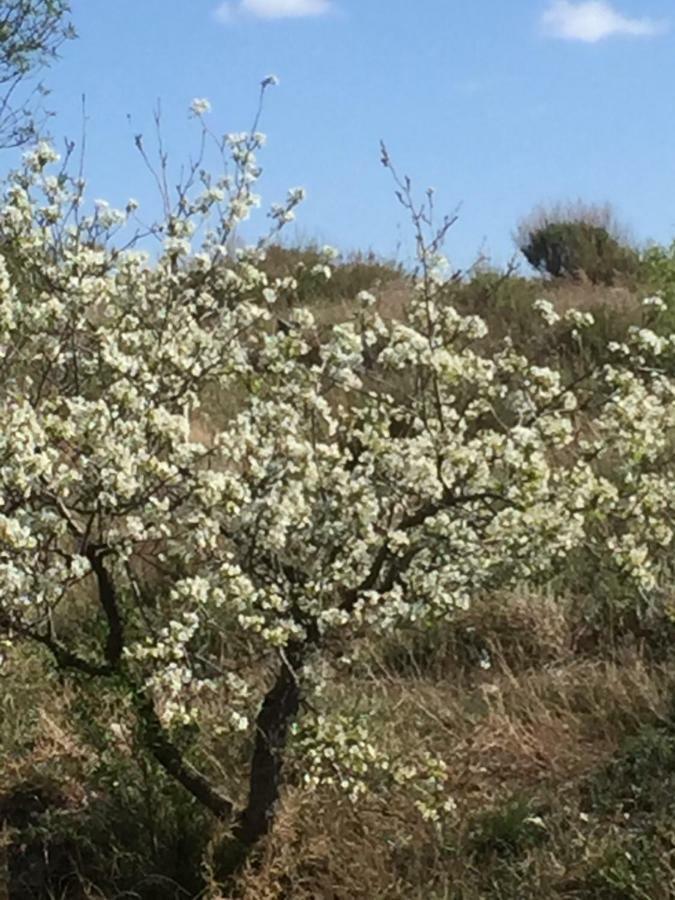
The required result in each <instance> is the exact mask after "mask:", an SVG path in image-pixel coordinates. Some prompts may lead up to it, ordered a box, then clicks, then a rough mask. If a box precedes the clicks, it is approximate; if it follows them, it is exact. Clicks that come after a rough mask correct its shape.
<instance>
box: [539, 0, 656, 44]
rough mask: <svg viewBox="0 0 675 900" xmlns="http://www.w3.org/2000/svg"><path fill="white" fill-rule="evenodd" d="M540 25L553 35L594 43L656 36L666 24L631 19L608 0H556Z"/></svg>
mask: <svg viewBox="0 0 675 900" xmlns="http://www.w3.org/2000/svg"><path fill="white" fill-rule="evenodd" d="M541 24H542V27H543V29H544V32H545V33H546V34H547V35H549V36H550V37H556V38H563V39H565V40H568V41H585V42H586V43H588V44H595V43H597V42H598V41H602V40H605V39H606V38H610V37H618V36H621V35H623V36H628V37H653V36H654V35H657V34H662V33H663V32H664V31H665V30H666V28H667V25H666V23H665V22H658V21H656V20H655V19H648V18H631V17H630V16H625V15H623V13H620V12H619V11H618V10H617V9H615V8H614V7H613V6H612V4H611V3H609V2H606V0H582V2H572V0H553V2H551V3H550V5H549V7H548V9H547V10H546V11H545V12H544V14H543V16H542V19H541Z"/></svg>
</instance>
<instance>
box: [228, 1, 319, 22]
mask: <svg viewBox="0 0 675 900" xmlns="http://www.w3.org/2000/svg"><path fill="white" fill-rule="evenodd" d="M331 9H332V3H331V0H228V2H226V3H221V4H220V6H219V7H218V8H217V9H216V12H215V16H216V19H218V21H219V22H224V23H228V22H232V21H234V20H236V19H240V18H254V19H300V18H304V17H306V16H322V15H325V14H326V13H328V12H330V11H331Z"/></svg>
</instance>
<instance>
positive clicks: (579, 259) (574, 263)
mask: <svg viewBox="0 0 675 900" xmlns="http://www.w3.org/2000/svg"><path fill="white" fill-rule="evenodd" d="M516 240H517V243H518V246H519V248H520V250H521V252H522V254H523V256H524V257H525V259H526V260H527V261H528V263H529V264H530V265H531V266H533V268H535V269H536V270H537V271H538V272H540V273H541V274H543V275H550V276H551V277H552V278H575V279H586V280H588V281H590V282H591V283H592V284H607V285H611V284H615V283H616V282H619V283H621V282H625V281H626V280H627V279H630V278H632V277H633V276H635V274H636V271H637V269H638V266H639V255H638V253H637V251H636V250H635V249H634V248H633V247H632V246H631V245H630V242H629V240H628V239H627V238H626V236H625V234H624V231H623V229H621V228H620V226H619V225H618V223H617V221H616V218H615V216H614V215H613V213H612V211H611V209H610V207H608V206H604V207H597V206H587V205H585V204H581V203H577V204H574V205H571V206H567V207H561V206H557V207H553V208H551V209H538V210H536V211H535V212H534V213H533V214H532V215H531V216H528V218H526V219H524V220H523V221H522V222H521V223H520V225H519V227H518V232H517V237H516Z"/></svg>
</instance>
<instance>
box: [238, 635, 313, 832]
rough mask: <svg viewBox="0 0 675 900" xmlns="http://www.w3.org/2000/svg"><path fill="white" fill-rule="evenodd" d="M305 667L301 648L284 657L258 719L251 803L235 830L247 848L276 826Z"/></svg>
mask: <svg viewBox="0 0 675 900" xmlns="http://www.w3.org/2000/svg"><path fill="white" fill-rule="evenodd" d="M301 668H302V654H301V653H300V651H299V649H296V651H295V653H292V652H291V653H289V654H288V655H287V656H285V657H284V659H283V661H282V664H281V668H280V670H279V672H278V674H277V677H276V680H275V682H274V684H273V686H272V687H271V688H270V690H269V691H268V692H267V694H266V695H265V699H264V700H263V704H262V707H261V709H260V712H259V713H258V717H257V719H256V738H255V747H254V751H253V759H252V761H251V769H250V775H249V795H248V802H247V804H246V806H245V808H244V809H243V810H242V812H241V813H240V814H239V816H238V820H237V824H236V825H235V828H234V836H235V837H236V838H237V839H238V840H239V841H241V843H242V844H244V845H245V846H247V847H251V846H252V845H253V844H255V843H256V842H257V841H258V840H259V839H260V838H261V837H263V835H265V834H266V833H267V831H268V830H269V828H270V825H271V824H272V819H273V816H274V807H275V806H276V803H277V801H278V799H279V792H280V789H281V784H282V769H283V764H284V751H285V748H286V743H287V740H288V732H289V729H290V726H291V724H292V722H293V720H294V719H295V717H296V715H297V713H298V709H299V706H300V686H299V684H298V673H299V671H300V669H301Z"/></svg>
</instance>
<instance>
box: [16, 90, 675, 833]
mask: <svg viewBox="0 0 675 900" xmlns="http://www.w3.org/2000/svg"><path fill="white" fill-rule="evenodd" d="M207 109H208V107H207V106H206V105H204V101H199V104H195V107H194V113H195V115H197V116H199V117H200V118H201V117H202V116H203V115H204V114H205V113H206V112H207ZM226 143H227V146H228V147H229V151H230V153H231V156H232V160H233V164H232V165H231V166H230V168H229V170H228V171H227V172H226V173H225V174H224V175H223V176H222V177H221V178H219V179H211V178H210V177H209V176H207V175H206V174H205V173H199V172H198V171H197V169H195V170H193V172H192V174H191V176H190V179H188V184H187V185H186V187H185V189H184V190H180V191H179V193H178V199H177V201H176V204H175V205H174V206H173V208H172V209H170V210H169V211H168V213H167V219H166V221H165V222H164V223H163V224H162V225H161V226H159V227H157V228H154V229H152V233H153V234H154V235H155V236H156V237H159V238H160V239H161V241H162V245H161V250H160V252H159V254H158V255H157V256H156V257H154V258H151V257H149V256H148V255H147V254H143V253H141V252H139V251H138V249H136V248H135V247H134V246H130V247H127V248H126V249H125V248H120V247H119V246H117V247H116V246H115V244H116V240H115V235H116V234H118V238H117V244H118V245H119V243H120V242H121V241H122V240H123V238H122V235H124V234H126V233H127V230H128V227H129V223H130V222H132V221H133V220H134V218H135V217H136V215H137V214H136V204H135V203H133V202H130V203H129V205H128V207H127V209H126V211H123V212H116V211H113V210H111V209H110V208H108V207H107V206H106V205H105V204H102V203H100V202H99V203H98V204H97V205H96V207H95V209H94V211H93V212H92V213H91V214H89V215H87V214H85V212H84V204H83V197H82V194H83V185H82V183H81V182H79V181H77V180H71V179H69V178H68V177H67V176H66V174H65V173H64V172H63V171H57V172H56V174H51V172H52V169H53V167H54V163H55V162H56V159H55V154H54V153H53V151H52V150H51V149H50V148H49V147H47V146H45V145H39V146H38V147H37V149H35V150H34V151H31V152H30V153H29V154H27V155H26V157H25V162H24V165H23V167H22V168H21V170H20V171H18V172H16V173H15V174H14V175H13V176H12V177H11V179H10V180H9V182H8V184H7V189H6V197H5V200H4V203H3V205H2V208H1V209H0V354H1V358H2V376H3V377H2V386H1V388H0V422H1V425H2V427H1V428H0V579H1V582H2V588H3V590H2V594H1V595H0V628H1V629H2V636H3V638H4V639H5V640H7V641H10V642H13V643H20V642H25V641H27V642H33V643H37V644H39V645H41V646H42V647H44V648H45V649H46V651H48V653H49V655H50V658H52V659H53V661H54V663H55V664H56V665H57V666H58V668H59V669H60V670H61V671H62V673H64V675H65V676H72V677H73V678H76V679H79V680H80V682H84V683H90V684H91V685H93V686H94V687H95V689H96V690H97V691H106V690H110V691H113V690H115V691H117V692H119V691H122V692H123V693H124V694H125V695H126V696H127V698H128V701H129V704H130V706H131V708H133V710H134V714H135V716H136V717H137V721H138V723H139V727H140V729H141V733H142V735H143V741H144V744H145V748H146V750H147V752H148V753H150V754H152V755H153V756H154V757H155V759H156V760H157V761H158V762H159V764H161V766H162V767H164V769H165V770H166V771H167V772H168V773H169V774H170V775H171V776H172V777H173V778H175V779H177V781H178V782H180V783H181V784H182V785H183V786H184V787H185V789H186V790H187V791H189V792H191V794H192V795H193V796H194V797H195V798H197V800H198V801H199V802H200V803H202V804H203V805H204V806H205V807H207V808H208V809H209V810H211V811H212V812H213V813H214V814H215V815H216V816H218V817H219V818H220V819H222V820H225V821H228V822H232V825H233V829H234V833H235V835H236V837H237V838H238V839H239V841H240V842H241V843H242V844H243V845H252V844H253V843H255V842H256V841H257V840H258V839H259V838H260V837H261V836H262V835H263V834H264V833H265V831H266V830H267V829H268V827H269V824H270V821H271V819H272V816H273V813H274V809H275V805H276V803H277V801H278V798H279V795H280V790H281V787H282V775H283V766H284V757H285V753H286V748H287V745H288V742H289V739H290V738H291V736H292V732H293V730H294V729H296V730H297V735H296V736H295V738H294V739H296V740H297V741H298V744H299V746H300V747H301V748H303V753H304V757H303V758H304V760H305V763H304V764H305V766H306V778H305V780H306V782H307V784H308V785H310V786H311V785H313V784H317V783H319V782H321V781H322V780H324V779H327V778H332V779H334V780H337V781H338V782H339V783H340V784H341V785H342V786H343V787H344V788H345V790H347V791H348V792H349V793H350V794H351V795H352V796H353V797H354V798H355V799H356V798H358V796H359V795H360V794H361V793H363V792H364V791H365V790H367V786H368V779H369V774H372V773H373V772H375V771H377V772H380V773H384V772H389V773H390V774H391V777H393V778H394V780H395V781H397V782H399V783H404V784H407V785H409V789H410V790H411V792H413V793H414V794H415V796H416V797H418V803H419V808H420V811H421V812H422V814H423V815H425V816H426V817H428V818H435V817H437V816H440V815H442V813H443V810H444V809H446V808H449V807H450V806H451V798H448V797H447V796H445V793H444V789H443V771H442V766H441V765H440V763H438V762H437V761H435V760H434V759H433V758H431V757H430V756H429V755H427V754H425V753H424V752H423V748H422V752H421V753H420V755H419V758H417V759H415V760H411V761H407V762H406V763H405V765H403V764H401V763H397V764H394V763H390V762H388V761H386V759H385V758H384V756H383V755H382V754H383V751H381V750H379V749H378V748H377V747H376V746H374V744H375V743H376V742H374V741H373V740H372V736H371V735H369V734H368V731H367V728H362V730H361V731H360V732H358V733H357V734H356V737H354V736H353V735H352V736H351V737H350V738H349V739H346V738H345V735H344V733H343V731H341V730H340V724H339V722H338V723H336V722H334V721H332V720H331V718H330V716H329V715H328V714H325V711H322V701H321V697H320V694H318V693H317V692H318V688H319V686H320V685H319V682H320V680H321V678H322V677H324V678H325V677H326V672H330V666H331V665H332V662H333V655H334V653H335V648H336V647H338V648H339V652H340V654H343V653H348V648H349V646H350V644H352V643H354V642H357V641H358V640H359V639H360V638H361V637H362V636H363V635H367V634H372V633H377V632H383V633H389V632H391V631H393V630H395V629H397V628H399V627H402V626H404V625H405V624H406V623H410V622H411V621H416V622H420V623H426V622H431V621H434V620H437V619H442V618H444V617H449V616H452V615H453V613H454V612H455V611H456V610H457V609H458V608H462V607H465V606H466V605H467V604H468V603H470V602H471V599H472V597H474V596H475V595H476V594H477V593H479V592H483V591H486V590H489V589H490V588H491V587H492V586H494V585H500V586H501V585H504V584H506V583H519V582H523V581H527V580H528V579H535V578H540V577H544V576H545V575H546V573H547V572H550V571H551V569H552V568H555V567H556V566H558V565H560V564H561V563H562V561H564V559H565V558H566V556H567V555H568V554H569V553H570V551H572V550H573V549H574V548H577V547H580V546H583V545H585V544H586V543H587V542H589V541H591V540H594V541H600V542H601V543H602V544H603V546H604V548H605V550H606V552H607V553H608V554H609V556H610V558H611V560H612V564H613V565H615V566H616V567H617V568H618V570H620V571H621V572H622V573H623V574H624V575H625V576H626V578H628V579H631V583H632V584H634V585H635V590H636V591H638V590H641V591H653V590H655V585H656V584H657V581H658V560H659V555H658V548H659V547H664V546H667V545H669V544H670V541H671V537H672V531H671V521H670V520H671V517H672V511H673V497H674V494H673V479H672V464H671V460H670V454H671V432H672V428H673V424H675V406H674V405H673V402H672V401H673V392H674V388H675V382H674V381H673V378H672V376H671V375H670V374H669V365H670V362H669V361H670V360H672V354H673V352H674V351H675V342H674V341H673V339H666V338H663V337H659V336H657V335H656V334H655V333H654V332H653V331H651V330H649V329H648V328H646V327H645V328H643V329H640V330H636V331H635V332H634V333H632V335H631V336H630V340H629V343H627V344H625V345H618V346H614V347H611V348H608V352H609V353H611V354H613V358H614V359H615V362H614V363H613V364H611V365H604V366H598V367H593V366H590V367H589V369H588V371H587V372H585V373H583V375H582V376H581V377H579V378H578V379H576V380H575V381H574V383H565V379H564V376H563V374H562V373H561V372H560V371H557V370H556V369H555V368H547V367H541V366H536V365H534V364H532V363H531V362H530V361H528V359H527V358H525V357H524V356H522V355H521V354H519V353H517V352H516V351H515V350H514V348H513V346H512V345H511V344H510V343H509V342H508V341H506V342H505V343H504V344H503V346H502V347H501V348H500V349H499V350H498V351H497V352H492V353H490V354H488V353H487V352H486V351H485V350H484V349H482V348H484V343H483V339H484V338H485V333H486V328H485V325H484V323H483V321H482V320H481V319H479V318H477V317H475V316H468V317H465V316H462V315H460V314H459V313H458V312H457V311H456V310H455V308H454V307H453V306H452V304H451V303H450V301H449V299H448V292H447V290H446V287H445V283H444V280H443V278H442V277H441V276H439V275H438V274H437V272H438V266H439V263H440V259H439V257H438V250H439V247H438V241H436V240H435V239H431V240H430V241H425V239H424V229H425V223H426V220H427V218H428V208H427V207H416V206H415V204H414V201H413V199H412V196H411V194H410V189H409V184H408V183H407V182H406V181H400V182H399V186H400V192H401V199H402V200H403V201H404V202H405V203H406V204H407V205H408V207H409V210H410V212H411V215H412V216H413V221H414V224H415V228H416V233H417V236H418V252H419V261H420V267H419V271H418V273H417V275H416V276H415V278H414V279H412V281H411V291H410V300H409V303H408V306H407V309H406V311H405V314H404V315H403V316H402V317H401V318H400V319H387V318H384V317H383V316H382V315H381V314H380V313H379V312H378V303H377V300H376V299H375V298H374V297H373V296H371V295H370V294H367V293H362V294H360V295H359V297H358V298H355V304H354V312H353V315H352V317H351V318H349V319H348V320H347V321H344V322H342V323H341V324H338V325H335V326H334V327H332V328H329V329H326V328H323V329H321V328H319V327H318V325H317V323H316V322H315V318H314V316H313V314H312V311H311V309H308V308H302V307H300V306H298V305H297V303H295V302H294V296H295V292H296V288H297V284H296V282H295V281H294V279H293V278H288V277H287V278H279V279H269V278H268V277H267V276H266V275H265V274H264V269H263V266H262V265H261V259H262V254H263V253H264V250H263V248H262V245H261V246H258V247H256V248H253V249H250V250H246V251H240V252H238V253H237V254H236V255H234V256H233V254H232V252H231V241H230V238H231V235H232V230H233V228H234V227H235V226H236V225H237V223H238V222H240V221H241V220H242V219H244V218H245V217H246V216H247V215H248V212H249V211H250V209H251V208H252V206H254V205H255V204H256V202H257V198H256V197H255V195H254V194H253V185H254V182H255V180H256V178H257V176H258V174H259V169H258V166H257V163H256V160H255V152H256V150H257V149H258V147H259V146H260V144H261V143H262V137H261V136H260V135H258V134H257V133H256V132H251V133H246V134H243V135H231V136H229V137H228V138H227V140H226ZM383 161H384V162H385V164H386V165H387V166H389V167H391V163H390V162H389V160H388V157H386V155H385V157H384V159H383ZM300 199H301V193H300V192H299V191H295V192H291V194H290V195H289V198H288V201H287V202H286V203H285V204H282V205H280V206H276V207H274V208H273V209H272V212H271V216H272V220H273V229H274V228H276V227H277V226H279V225H281V224H283V222H284V221H287V220H289V219H290V217H291V216H292V210H293V207H294V206H295V205H296V204H297V203H298V202H299V200H300ZM199 228H201V229H202V230H201V231H199V230H198V229H199ZM441 231H442V229H441ZM198 234H201V238H200V239H199V242H197V235H198ZM192 244H194V247H193V246H192ZM329 275H330V269H329V267H328V263H327V264H326V266H318V267H317V268H316V270H314V271H312V272H310V273H308V274H307V275H306V277H312V278H315V279H317V283H318V284H320V283H321V280H322V279H324V278H326V277H328V276H329ZM277 307H283V310H284V316H285V319H286V320H287V324H286V325H285V327H284V328H278V327H276V325H275V322H276V319H277V313H276V309H277ZM653 309H654V304H653V303H652V305H651V306H650V307H649V309H648V310H647V313H648V314H649V315H652V314H653ZM533 314H535V315H539V316H541V317H542V320H543V322H542V327H547V328H550V329H551V330H552V333H554V334H557V335H560V336H562V335H563V334H568V335H569V334H572V336H573V339H576V340H583V329H584V328H585V327H587V326H588V325H589V324H590V322H591V317H590V316H589V314H587V313H585V314H582V313H577V312H572V313H569V314H567V315H566V316H565V317H564V318H562V319H561V318H560V317H559V316H558V315H557V313H556V312H555V310H554V309H553V308H552V307H551V306H550V304H547V303H546V302H545V301H540V302H539V303H538V304H537V308H536V309H535V310H534V311H533ZM204 698H215V699H216V700H217V703H218V708H219V709H220V710H222V721H221V728H222V729H223V730H224V731H225V732H226V733H230V735H231V740H232V741H236V740H238V739H241V738H242V736H247V737H248V739H249V740H251V742H252V747H253V749H252V754H251V759H250V766H249V775H248V781H247V784H246V785H242V786H239V788H237V786H234V788H232V792H231V793H230V792H229V788H231V787H232V786H229V787H228V786H226V785H224V784H221V783H219V782H218V781H217V779H216V778H215V776H213V777H208V776H207V775H205V774H204V773H203V772H201V771H199V770H198V769H197V768H196V766H195V765H194V763H193V761H192V760H191V758H190V751H189V749H188V750H185V749H184V748H183V744H182V743H181V742H180V741H179V740H177V739H176V736H177V735H178V734H179V733H180V730H181V728H183V727H184V726H185V724H186V723H191V724H192V725H193V726H194V727H199V722H200V711H201V709H202V708H203V705H204V702H205V701H204ZM397 766H398V768H397ZM226 787H228V789H227V790H226Z"/></svg>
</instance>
